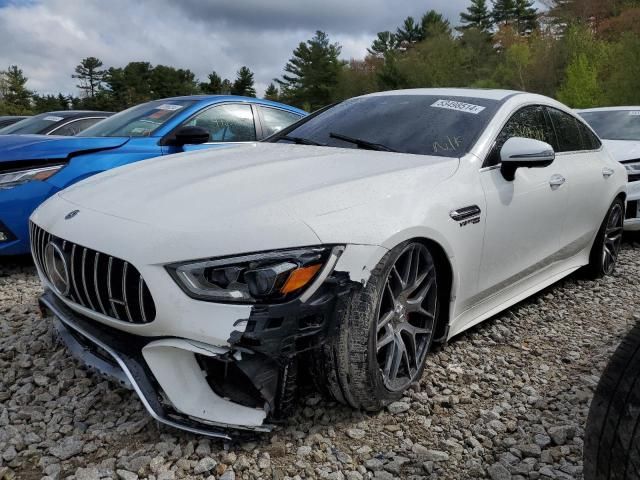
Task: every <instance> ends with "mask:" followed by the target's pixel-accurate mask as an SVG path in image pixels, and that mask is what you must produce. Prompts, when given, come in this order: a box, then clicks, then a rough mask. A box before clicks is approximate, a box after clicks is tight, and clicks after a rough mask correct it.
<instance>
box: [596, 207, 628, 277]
mask: <svg viewBox="0 0 640 480" xmlns="http://www.w3.org/2000/svg"><path fill="white" fill-rule="evenodd" d="M623 228H624V202H623V201H622V200H621V199H620V198H616V200H615V201H614V202H613V203H612V204H611V207H609V210H608V212H607V215H606V216H605V217H604V220H603V221H602V225H600V229H599V230H598V234H597V235H596V240H595V242H594V243H593V247H592V248H591V255H590V257H589V265H588V266H587V273H588V274H589V276H590V277H592V278H602V277H604V276H605V275H611V274H612V273H613V271H614V270H615V268H616V264H617V263H618V254H619V253H620V247H621V246H622V231H623Z"/></svg>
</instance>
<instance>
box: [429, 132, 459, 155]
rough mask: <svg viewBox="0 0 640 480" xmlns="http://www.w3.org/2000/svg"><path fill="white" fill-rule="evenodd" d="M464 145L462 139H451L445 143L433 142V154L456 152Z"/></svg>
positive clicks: (448, 138)
mask: <svg viewBox="0 0 640 480" xmlns="http://www.w3.org/2000/svg"><path fill="white" fill-rule="evenodd" d="M462 144H463V139H462V137H449V136H447V139H446V140H445V141H444V142H433V153H438V152H455V151H457V150H458V148H460V147H461V146H462Z"/></svg>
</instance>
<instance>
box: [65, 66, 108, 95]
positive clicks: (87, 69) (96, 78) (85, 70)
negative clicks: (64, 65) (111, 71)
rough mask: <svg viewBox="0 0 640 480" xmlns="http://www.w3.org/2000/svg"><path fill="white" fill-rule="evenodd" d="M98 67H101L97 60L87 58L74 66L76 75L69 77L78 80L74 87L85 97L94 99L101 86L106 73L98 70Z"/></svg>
mask: <svg viewBox="0 0 640 480" xmlns="http://www.w3.org/2000/svg"><path fill="white" fill-rule="evenodd" d="M100 67H102V62H101V61H100V60H99V59H97V58H96V57H87V58H84V59H83V60H82V61H81V62H80V64H79V65H78V66H76V70H75V72H76V73H75V74H73V75H71V78H77V79H78V80H80V83H79V84H78V85H76V86H77V87H78V88H79V89H80V90H82V91H83V92H84V96H85V97H89V98H93V97H95V95H96V92H97V90H98V88H99V87H100V86H101V85H102V82H103V80H104V77H105V74H106V73H107V72H106V70H100Z"/></svg>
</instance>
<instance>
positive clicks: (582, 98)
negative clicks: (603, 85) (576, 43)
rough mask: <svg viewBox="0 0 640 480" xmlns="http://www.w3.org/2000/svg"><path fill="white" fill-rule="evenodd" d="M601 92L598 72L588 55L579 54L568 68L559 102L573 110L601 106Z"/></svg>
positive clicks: (559, 94)
mask: <svg viewBox="0 0 640 480" xmlns="http://www.w3.org/2000/svg"><path fill="white" fill-rule="evenodd" d="M600 92H601V90H600V89H599V87H598V71H597V68H596V66H595V65H593V64H592V63H591V62H590V61H589V59H588V58H587V55H586V54H584V53H580V54H578V55H577V56H576V57H575V58H574V59H573V61H572V62H571V63H570V64H569V66H568V67H567V76H566V79H565V81H564V82H563V84H562V86H561V87H560V90H558V100H560V101H561V102H563V103H566V104H567V105H569V106H570V107H573V108H587V107H593V106H596V105H599V104H600V101H601V97H600Z"/></svg>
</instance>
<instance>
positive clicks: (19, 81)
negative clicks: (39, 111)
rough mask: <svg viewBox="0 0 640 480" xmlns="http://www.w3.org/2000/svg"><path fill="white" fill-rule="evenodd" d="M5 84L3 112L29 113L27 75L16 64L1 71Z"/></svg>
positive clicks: (29, 101) (29, 96) (29, 97)
mask: <svg viewBox="0 0 640 480" xmlns="http://www.w3.org/2000/svg"><path fill="white" fill-rule="evenodd" d="M3 74H4V75H3V76H4V80H5V82H4V83H5V84H4V87H3V88H4V92H3V103H4V109H5V112H6V113H7V114H9V115H22V114H28V113H31V95H32V93H31V92H30V91H29V90H28V89H27V87H26V84H27V80H28V79H27V77H25V76H24V73H23V71H22V70H21V69H20V68H18V66H17V65H11V66H10V67H9V68H8V69H7V70H6V71H5V72H3Z"/></svg>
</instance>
